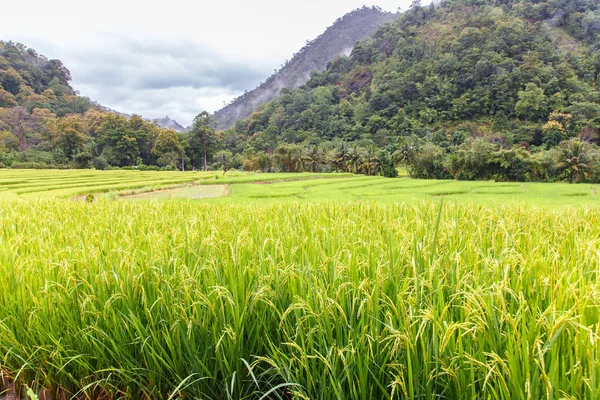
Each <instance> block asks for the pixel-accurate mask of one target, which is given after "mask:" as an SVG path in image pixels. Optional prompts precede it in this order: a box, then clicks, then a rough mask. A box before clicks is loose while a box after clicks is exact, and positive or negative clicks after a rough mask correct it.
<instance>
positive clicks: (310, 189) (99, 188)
mask: <svg viewBox="0 0 600 400" xmlns="http://www.w3.org/2000/svg"><path fill="white" fill-rule="evenodd" d="M190 184H197V185H215V184H216V185H224V184H227V185H229V186H230V189H229V191H228V194H229V196H227V198H224V199H223V198H221V199H213V200H206V201H211V202H217V203H223V202H224V203H239V202H242V203H248V202H249V203H256V202H265V201H270V202H295V201H308V202H323V201H336V202H344V203H347V202H356V201H371V200H376V201H379V202H384V203H397V202H407V203H414V202H419V201H423V200H436V199H440V198H442V197H443V198H445V199H446V201H447V202H451V203H454V202H455V203H459V204H478V205H489V206H496V205H530V206H541V207H547V206H549V207H557V206H565V205H590V206H599V205H600V196H599V195H598V193H599V191H600V190H599V189H600V185H591V184H580V185H572V184H567V183H553V184H547V183H518V182H508V183H507V182H460V181H437V180H413V179H409V178H397V179H386V178H382V177H367V176H360V175H352V174H308V173H303V174H290V173H278V174H265V173H245V172H236V171H231V172H228V173H227V174H225V175H224V174H223V173H222V172H177V171H174V172H156V171H90V170H66V171H57V170H0V198H12V199H16V198H22V199H36V198H40V197H61V198H72V197H76V196H82V195H86V194H90V193H105V192H111V193H117V194H118V193H130V192H132V191H135V192H144V191H155V190H157V189H166V188H173V187H177V186H180V185H184V186H185V185H190ZM198 190H201V189H198ZM112 197H114V196H112Z"/></svg>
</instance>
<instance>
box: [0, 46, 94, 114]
mask: <svg viewBox="0 0 600 400" xmlns="http://www.w3.org/2000/svg"><path fill="white" fill-rule="evenodd" d="M70 82H71V73H70V72H69V70H68V69H67V68H66V67H65V66H64V65H63V64H62V62H60V61H59V60H48V59H47V58H46V57H44V56H42V55H39V54H37V53H36V51H35V50H33V49H30V48H27V47H26V46H24V45H22V44H20V43H13V42H4V41H1V40H0V107H2V108H8V107H15V106H23V107H25V108H26V109H27V110H28V111H31V110H33V109H34V108H44V109H48V110H49V111H51V112H53V113H55V114H56V115H59V116H63V115H66V114H70V113H83V112H85V111H87V110H88V109H89V108H90V101H89V99H87V98H85V97H80V96H78V95H77V93H76V92H75V91H74V90H73V88H72V87H71V85H70Z"/></svg>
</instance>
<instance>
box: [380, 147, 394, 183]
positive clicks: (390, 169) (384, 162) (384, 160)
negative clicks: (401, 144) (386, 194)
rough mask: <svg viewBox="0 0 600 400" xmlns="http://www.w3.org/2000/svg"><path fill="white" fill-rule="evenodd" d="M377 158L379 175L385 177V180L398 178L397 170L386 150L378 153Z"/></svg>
mask: <svg viewBox="0 0 600 400" xmlns="http://www.w3.org/2000/svg"><path fill="white" fill-rule="evenodd" d="M377 158H378V159H379V169H380V171H381V175H383V176H385V177H386V178H397V177H398V170H397V169H396V167H395V165H394V162H393V161H392V156H391V155H390V153H389V152H388V151H387V150H381V151H379V154H378V156H377Z"/></svg>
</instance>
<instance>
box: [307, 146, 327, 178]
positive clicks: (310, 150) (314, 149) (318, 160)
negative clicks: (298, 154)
mask: <svg viewBox="0 0 600 400" xmlns="http://www.w3.org/2000/svg"><path fill="white" fill-rule="evenodd" d="M302 161H303V163H304V164H305V165H308V166H309V167H310V172H315V171H316V169H317V167H318V166H319V165H321V164H322V162H323V152H321V149H319V147H318V146H311V147H307V148H305V149H304V154H303V155H302Z"/></svg>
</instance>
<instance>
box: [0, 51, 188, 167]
mask: <svg viewBox="0 0 600 400" xmlns="http://www.w3.org/2000/svg"><path fill="white" fill-rule="evenodd" d="M70 81H71V74H70V72H69V71H68V69H67V68H65V67H64V66H63V64H62V63H61V62H60V61H58V60H47V59H46V58H45V57H43V56H40V55H38V54H37V53H36V52H35V51H34V50H33V49H29V48H27V47H25V46H23V45H22V44H16V43H12V42H1V41H0V167H5V166H9V167H12V168H49V167H62V168H68V167H78V168H89V167H91V166H94V167H95V168H97V169H105V168H108V167H111V166H113V167H133V166H135V167H137V168H144V166H154V167H162V168H171V169H174V168H182V169H183V168H185V167H186V163H194V162H198V163H199V162H200V160H199V159H196V158H195V154H196V152H197V149H196V147H194V143H195V142H194V140H193V139H191V140H189V141H188V140H186V138H185V137H184V136H182V134H178V133H176V132H175V131H173V130H170V129H169V130H167V129H162V128H161V127H159V126H158V124H157V123H155V122H152V121H147V120H144V119H142V118H141V117H140V116H136V115H134V116H131V117H126V116H122V115H117V114H115V113H112V112H106V111H105V109H104V108H103V107H101V106H98V105H96V104H93V103H91V102H90V101H89V99H87V98H85V97H81V96H78V94H77V93H76V92H75V91H74V90H73V89H72V88H71V86H70ZM163 122H164V121H163ZM184 150H185V151H186V153H184ZM186 154H187V156H186ZM190 165H191V164H190ZM190 165H188V167H189V166H190Z"/></svg>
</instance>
